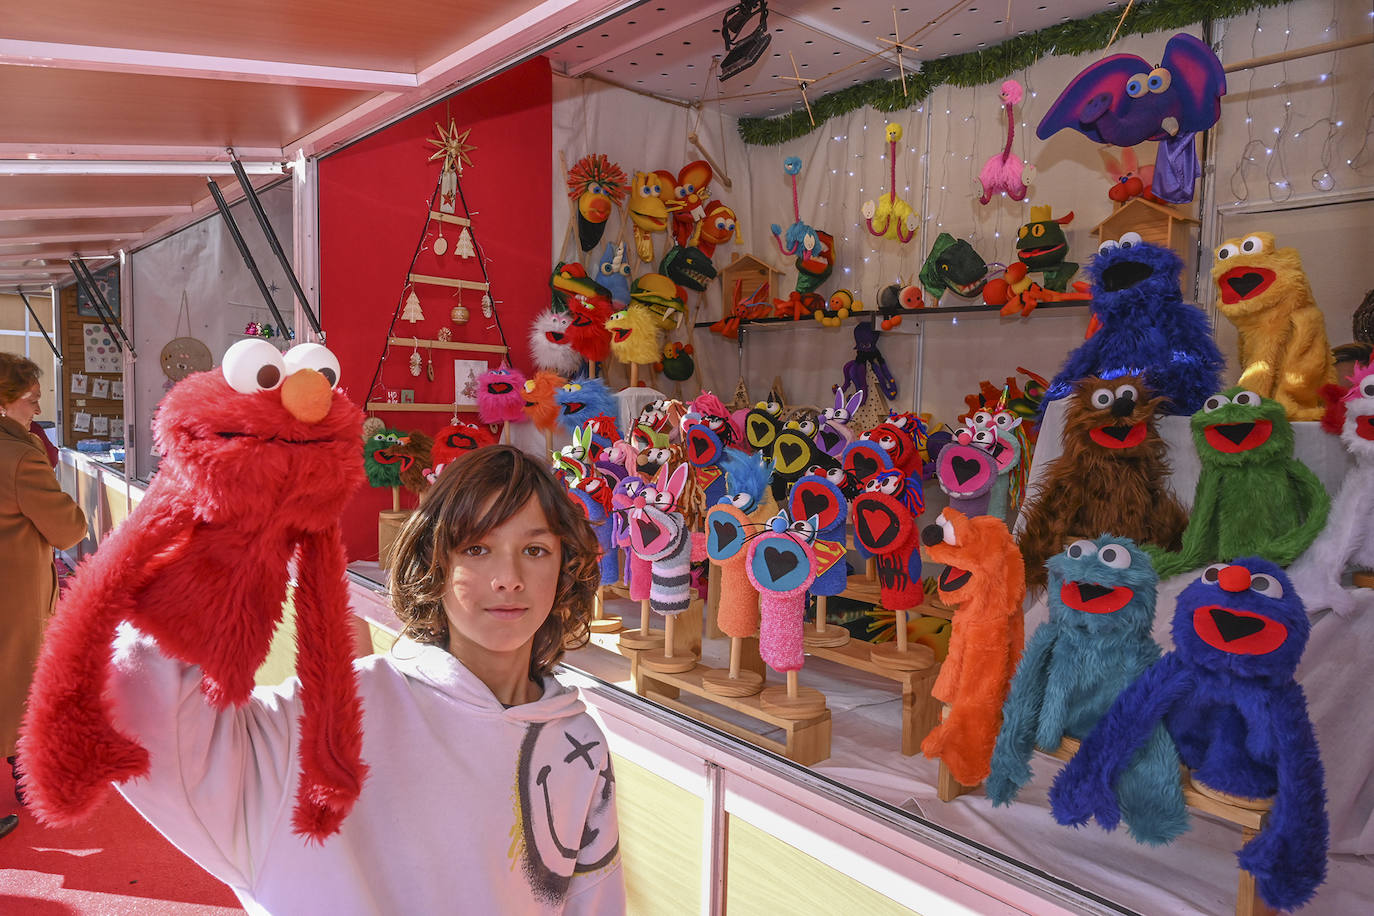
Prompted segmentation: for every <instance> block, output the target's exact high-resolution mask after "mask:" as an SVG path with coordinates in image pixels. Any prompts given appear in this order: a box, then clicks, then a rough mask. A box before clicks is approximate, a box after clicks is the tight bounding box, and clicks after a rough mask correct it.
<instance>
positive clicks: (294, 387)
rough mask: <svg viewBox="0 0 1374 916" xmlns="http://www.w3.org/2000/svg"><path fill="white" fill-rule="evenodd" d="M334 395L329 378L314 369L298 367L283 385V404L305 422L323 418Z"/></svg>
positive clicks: (315, 421) (294, 415) (316, 421)
mask: <svg viewBox="0 0 1374 916" xmlns="http://www.w3.org/2000/svg"><path fill="white" fill-rule="evenodd" d="M333 397H334V395H333V391H332V386H331V385H330V384H329V379H327V378H325V377H324V376H323V375H322V374H321V373H319V372H316V371H315V370H314V369H297V370H296V371H295V372H293V373H291V374H290V375H289V376H287V379H286V381H285V382H283V383H282V386H281V403H282V406H283V407H285V408H286V409H287V411H288V412H289V413H290V414H291V416H293V417H295V418H296V419H297V420H300V421H301V422H303V423H318V422H320V421H321V420H323V419H324V418H325V415H326V414H328V413H329V405H330V403H331V401H332V400H333Z"/></svg>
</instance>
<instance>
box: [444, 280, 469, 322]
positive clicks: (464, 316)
mask: <svg viewBox="0 0 1374 916" xmlns="http://www.w3.org/2000/svg"><path fill="white" fill-rule="evenodd" d="M448 317H449V318H451V319H452V320H453V323H454V324H467V323H468V318H469V317H471V316H469V315H468V308H467V306H465V305H463V288H462V287H461V286H460V287H458V304H457V305H456V306H454V307H453V310H452V311H451V312H449V313H448Z"/></svg>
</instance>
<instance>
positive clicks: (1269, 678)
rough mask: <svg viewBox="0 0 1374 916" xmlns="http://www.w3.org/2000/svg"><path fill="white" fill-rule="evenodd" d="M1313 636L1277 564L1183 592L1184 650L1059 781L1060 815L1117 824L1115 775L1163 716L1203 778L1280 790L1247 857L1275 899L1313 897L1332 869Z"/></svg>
mask: <svg viewBox="0 0 1374 916" xmlns="http://www.w3.org/2000/svg"><path fill="white" fill-rule="evenodd" d="M1307 637H1308V622H1307V614H1306V613H1305V612H1304V610H1303V606H1302V601H1301V600H1300V599H1299V597H1298V594H1297V592H1296V591H1294V589H1293V585H1292V583H1291V582H1289V580H1288V577H1287V576H1285V575H1284V573H1283V571H1282V570H1281V569H1279V568H1278V567H1277V566H1275V565H1274V564H1273V563H1271V562H1269V561H1268V560H1264V559H1261V558H1259V557H1245V558H1244V559H1240V560H1235V561H1233V562H1230V563H1218V564H1216V565H1213V566H1209V567H1207V569H1206V570H1204V571H1203V574H1202V576H1201V578H1199V579H1198V580H1196V581H1195V582H1193V583H1192V584H1190V585H1189V586H1188V587H1187V588H1185V589H1184V590H1183V593H1182V594H1180V595H1179V596H1178V605H1177V609H1176V610H1175V612H1174V622H1173V639H1174V647H1175V648H1174V651H1172V652H1170V653H1168V654H1166V655H1165V656H1164V657H1163V658H1161V659H1160V660H1159V661H1157V662H1155V663H1154V664H1153V665H1151V666H1150V667H1149V668H1148V669H1147V670H1146V671H1145V673H1144V674H1142V675H1141V676H1140V677H1139V678H1137V679H1136V680H1135V681H1134V682H1133V683H1132V684H1131V685H1130V686H1129V687H1127V688H1126V689H1125V691H1123V692H1122V694H1121V696H1119V697H1117V699H1116V702H1115V703H1113V704H1112V708H1111V709H1110V710H1109V711H1108V712H1107V715H1106V716H1105V717H1104V718H1103V719H1102V721H1101V722H1099V723H1098V724H1097V727H1096V728H1094V729H1093V731H1092V734H1090V735H1089V736H1088V737H1087V739H1086V740H1085V741H1084V742H1083V744H1082V746H1081V747H1080V748H1079V751H1078V753H1077V754H1076V755H1074V758H1073V759H1072V760H1070V761H1069V763H1068V765H1067V766H1065V767H1064V769H1063V771H1061V772H1060V774H1059V778H1058V779H1056V780H1055V783H1054V785H1053V787H1052V788H1051V789H1050V805H1051V808H1052V810H1053V812H1054V816H1055V819H1056V820H1058V821H1059V822H1060V823H1061V824H1072V825H1075V826H1077V825H1082V824H1085V823H1087V822H1088V820H1089V818H1093V817H1096V818H1097V821H1098V823H1100V824H1101V825H1102V826H1103V827H1104V828H1106V829H1108V830H1111V829H1112V828H1113V827H1115V826H1116V823H1117V820H1118V819H1119V817H1120V813H1121V812H1120V809H1119V807H1118V799H1117V796H1116V794H1115V793H1114V791H1113V786H1115V785H1116V784H1117V780H1118V779H1119V778H1120V777H1121V775H1122V773H1123V772H1125V770H1126V768H1127V766H1128V765H1129V764H1130V762H1131V760H1132V759H1133V758H1134V756H1135V754H1136V753H1137V752H1138V751H1139V749H1140V748H1141V747H1142V746H1144V744H1145V742H1146V740H1147V739H1148V738H1149V736H1150V735H1151V733H1152V732H1153V730H1154V728H1155V726H1156V725H1157V724H1158V723H1159V722H1160V721H1163V723H1164V727H1165V728H1166V729H1168V731H1169V734H1170V735H1171V736H1172V737H1173V739H1174V742H1175V744H1177V746H1178V754H1179V757H1180V758H1181V759H1182V760H1183V763H1184V765H1186V766H1188V767H1189V768H1190V769H1192V771H1193V774H1192V775H1193V779H1194V781H1195V782H1199V783H1202V784H1203V785H1206V786H1208V787H1210V788H1212V789H1215V790H1217V791H1220V792H1225V793H1227V794H1230V795H1238V796H1241V797H1243V798H1269V797H1271V796H1272V797H1273V799H1274V806H1273V809H1272V810H1271V812H1270V814H1269V819H1268V822H1267V823H1266V824H1265V826H1264V829H1263V830H1261V831H1260V833H1259V834H1258V835H1257V836H1255V838H1254V839H1252V840H1251V841H1250V842H1248V843H1246V844H1245V846H1244V847H1243V848H1242V849H1241V850H1240V852H1239V853H1238V854H1237V858H1238V859H1239V860H1240V867H1241V868H1243V869H1245V870H1246V871H1248V872H1250V873H1251V874H1253V875H1254V876H1255V884H1256V887H1257V888H1258V890H1259V893H1260V896H1261V897H1263V898H1264V900H1265V902H1266V903H1268V904H1269V905H1270V906H1272V907H1275V908H1277V909H1281V910H1291V909H1294V908H1295V907H1299V906H1302V905H1303V904H1304V903H1306V902H1307V901H1308V900H1310V899H1311V898H1312V895H1313V893H1314V892H1315V891H1316V889H1317V887H1318V885H1320V884H1321V883H1322V881H1324V880H1325V878H1326V848H1327V838H1328V828H1327V816H1326V789H1325V782H1324V777H1323V772H1322V761H1321V755H1320V754H1319V753H1318V749H1317V739H1316V735H1315V734H1314V732H1313V728H1312V722H1311V719H1310V718H1309V717H1308V714H1307V701H1306V699H1305V698H1304V696H1303V692H1302V688H1301V687H1300V686H1299V685H1298V683H1297V681H1296V680H1295V679H1294V672H1295V671H1296V670H1297V667H1298V661H1299V660H1300V659H1301V657H1302V651H1303V648H1304V647H1305V646H1306V645H1307Z"/></svg>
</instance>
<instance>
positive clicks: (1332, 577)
mask: <svg viewBox="0 0 1374 916" xmlns="http://www.w3.org/2000/svg"><path fill="white" fill-rule="evenodd" d="M1322 394H1323V395H1324V396H1325V397H1326V398H1327V400H1328V402H1329V406H1328V407H1327V410H1326V415H1325V416H1324V417H1322V429H1324V430H1326V431H1327V432H1329V433H1332V434H1334V435H1337V436H1340V437H1341V441H1342V442H1343V443H1344V444H1345V447H1346V449H1347V450H1348V451H1349V452H1350V456H1351V457H1352V458H1354V459H1355V464H1354V466H1353V467H1352V468H1351V469H1350V472H1349V473H1348V474H1346V475H1345V482H1344V483H1342V484H1341V490H1340V493H1338V494H1337V495H1336V498H1335V499H1333V500H1331V515H1330V516H1329V517H1328V519H1327V522H1326V527H1325V528H1324V529H1322V533H1321V534H1320V535H1318V537H1317V539H1316V540H1315V541H1313V542H1312V546H1310V547H1308V548H1307V550H1306V552H1305V553H1303V555H1302V556H1300V557H1298V559H1297V560H1296V561H1295V562H1294V563H1293V565H1292V566H1291V567H1289V569H1288V577H1289V578H1290V579H1292V580H1293V585H1294V587H1296V588H1297V590H1298V594H1299V595H1300V596H1301V597H1302V603H1303V605H1304V606H1305V607H1306V608H1307V611H1308V613H1312V612H1315V611H1318V610H1321V609H1322V608H1328V607H1329V608H1331V609H1332V610H1333V611H1335V612H1336V613H1337V614H1339V615H1341V616H1342V617H1344V616H1346V615H1348V614H1350V613H1351V611H1353V610H1354V609H1355V607H1356V606H1357V605H1358V604H1360V603H1365V604H1368V601H1369V599H1368V597H1365V598H1364V599H1363V600H1362V601H1357V599H1358V598H1360V596H1362V595H1363V596H1369V595H1371V591H1370V590H1369V589H1363V588H1362V589H1344V588H1342V587H1341V576H1342V575H1343V574H1344V573H1345V570H1346V568H1347V567H1354V568H1357V569H1374V536H1371V533H1370V522H1369V520H1370V518H1371V517H1374V366H1369V365H1365V366H1357V367H1356V369H1355V371H1354V373H1352V374H1351V376H1350V387H1349V388H1341V387H1340V386H1338V385H1327V386H1326V387H1325V388H1323V389H1322Z"/></svg>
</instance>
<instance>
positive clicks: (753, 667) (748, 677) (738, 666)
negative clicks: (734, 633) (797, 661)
mask: <svg viewBox="0 0 1374 916" xmlns="http://www.w3.org/2000/svg"><path fill="white" fill-rule="evenodd" d="M766 677H767V667H766V666H765V665H764V663H763V658H762V656H760V655H759V638H758V637H757V636H750V637H748V638H747V639H741V638H739V637H731V638H730V667H729V668H728V669H721V668H707V669H706V670H705V671H703V672H702V675H701V686H702V688H703V689H705V690H706V692H707V693H710V694H714V695H716V696H722V697H752V696H754V695H755V694H757V693H758V692H759V691H761V690H763V683H764V680H765V678H766Z"/></svg>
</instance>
